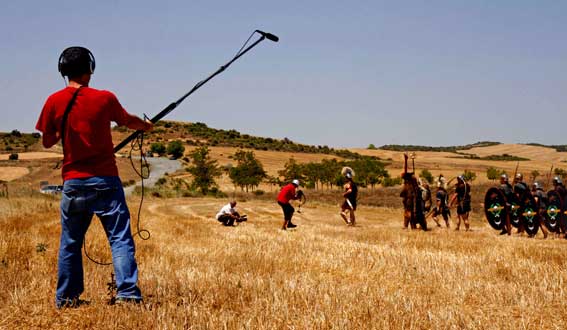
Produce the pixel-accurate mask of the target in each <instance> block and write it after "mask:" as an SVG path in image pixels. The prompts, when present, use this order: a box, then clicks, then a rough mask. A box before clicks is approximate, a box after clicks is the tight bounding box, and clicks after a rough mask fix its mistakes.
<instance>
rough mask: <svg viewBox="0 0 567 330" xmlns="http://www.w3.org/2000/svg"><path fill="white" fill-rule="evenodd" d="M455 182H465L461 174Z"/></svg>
mask: <svg viewBox="0 0 567 330" xmlns="http://www.w3.org/2000/svg"><path fill="white" fill-rule="evenodd" d="M457 180H459V181H461V182H465V176H464V175H462V174H461V175H459V176H458V177H457Z"/></svg>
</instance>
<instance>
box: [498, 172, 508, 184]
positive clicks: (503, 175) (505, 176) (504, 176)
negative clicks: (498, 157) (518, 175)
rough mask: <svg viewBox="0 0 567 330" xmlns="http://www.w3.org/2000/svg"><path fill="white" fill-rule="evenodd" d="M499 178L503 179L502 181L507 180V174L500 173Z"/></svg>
mask: <svg viewBox="0 0 567 330" xmlns="http://www.w3.org/2000/svg"><path fill="white" fill-rule="evenodd" d="M500 180H503V181H504V182H508V175H507V174H506V173H504V174H502V175H501V176H500Z"/></svg>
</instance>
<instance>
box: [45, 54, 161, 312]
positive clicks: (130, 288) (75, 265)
mask: <svg viewBox="0 0 567 330" xmlns="http://www.w3.org/2000/svg"><path fill="white" fill-rule="evenodd" d="M58 66H59V72H61V75H62V76H63V77H64V78H65V77H68V79H69V84H68V86H67V87H66V88H64V89H62V90H60V91H58V92H56V93H54V94H52V95H51V96H49V98H48V99H47V101H46V102H45V105H44V106H43V110H42V112H41V115H40V117H39V120H38V122H37V125H36V129H37V130H39V131H41V132H42V133H43V139H42V142H43V146H44V147H46V148H50V147H52V146H53V145H55V144H56V143H57V142H58V141H59V140H61V145H62V147H63V167H62V171H61V172H62V176H63V181H64V183H63V194H62V198H61V241H60V246H59V257H58V277H57V290H56V295H55V302H56V306H57V308H62V307H77V306H79V305H80V304H81V303H83V302H84V301H82V300H80V299H79V296H80V295H81V293H82V292H83V290H84V287H83V285H84V284H83V265H82V255H81V246H82V244H83V241H84V238H85V233H86V231H87V229H88V227H89V225H90V222H91V219H92V216H93V215H94V214H96V215H97V216H98V218H99V219H100V221H101V223H102V225H103V227H104V230H105V232H106V235H107V237H108V241H109V243H110V247H111V250H112V261H113V264H114V273H115V275H116V286H117V296H116V301H117V302H140V301H141V300H142V295H141V291H140V289H139V288H138V285H137V280H138V268H137V264H136V259H135V256H134V255H135V248H134V240H133V238H132V233H131V231H130V213H129V211H128V207H127V205H126V200H125V198H124V190H123V189H122V183H121V182H120V179H119V178H118V169H117V167H116V161H115V159H114V151H113V145H112V136H111V134H110V125H111V122H112V121H113V122H116V123H117V124H118V125H123V126H126V127H128V128H131V129H135V130H144V131H146V130H149V129H151V128H152V126H153V125H152V123H151V122H146V121H144V120H142V119H140V118H138V117H136V116H133V115H130V114H129V113H127V112H126V110H124V108H122V106H121V105H120V103H119V102H118V99H117V98H116V96H114V94H112V93H111V92H108V91H103V90H97V89H94V88H90V87H89V82H90V79H91V75H92V74H93V72H94V68H95V59H94V56H93V55H92V53H91V52H90V51H89V50H88V49H86V48H83V47H70V48H67V49H65V50H64V51H63V53H62V54H61V56H60V57H59V63H58Z"/></svg>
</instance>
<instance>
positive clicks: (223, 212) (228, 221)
mask: <svg viewBox="0 0 567 330" xmlns="http://www.w3.org/2000/svg"><path fill="white" fill-rule="evenodd" d="M216 218H217V220H218V221H219V222H221V223H222V224H223V225H225V226H233V225H234V222H235V221H236V222H242V221H246V220H248V219H247V218H246V215H243V216H241V215H240V214H239V213H238V212H237V211H236V201H231V202H230V203H228V204H226V205H225V206H223V207H222V208H221V209H220V211H219V213H217V215H216Z"/></svg>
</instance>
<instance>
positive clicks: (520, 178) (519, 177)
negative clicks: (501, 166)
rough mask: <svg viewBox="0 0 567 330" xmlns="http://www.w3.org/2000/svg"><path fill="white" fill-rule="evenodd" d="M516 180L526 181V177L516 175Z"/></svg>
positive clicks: (520, 174)
mask: <svg viewBox="0 0 567 330" xmlns="http://www.w3.org/2000/svg"><path fill="white" fill-rule="evenodd" d="M516 180H518V181H522V180H524V176H523V175H522V173H518V174H516Z"/></svg>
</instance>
